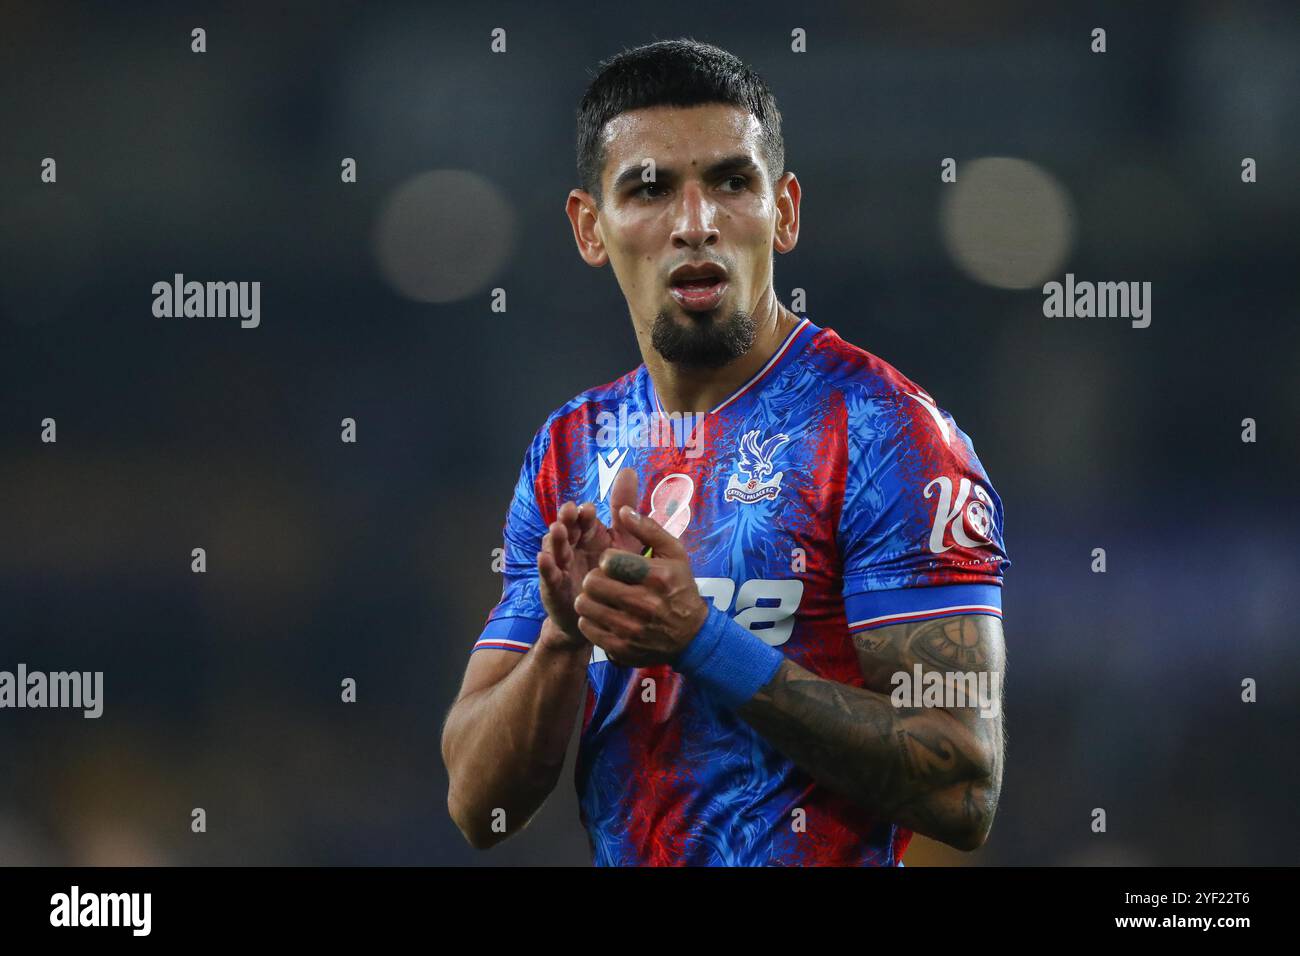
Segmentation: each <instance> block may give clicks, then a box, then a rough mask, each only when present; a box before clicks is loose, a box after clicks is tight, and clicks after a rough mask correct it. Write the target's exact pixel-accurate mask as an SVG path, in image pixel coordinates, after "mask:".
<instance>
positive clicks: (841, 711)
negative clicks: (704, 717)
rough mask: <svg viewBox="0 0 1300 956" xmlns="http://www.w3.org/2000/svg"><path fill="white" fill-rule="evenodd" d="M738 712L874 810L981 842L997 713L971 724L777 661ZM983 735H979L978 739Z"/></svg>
mask: <svg viewBox="0 0 1300 956" xmlns="http://www.w3.org/2000/svg"><path fill="white" fill-rule="evenodd" d="M738 713H739V715H740V716H741V717H742V718H743V719H744V720H745V721H746V722H747V723H749V724H750V725H751V726H752V727H754V729H756V730H757V731H758V732H759V733H760V734H762V735H763V736H764V737H765V738H766V739H767V740H768V741H769V742H770V743H771V744H772V745H773V746H775V747H776V748H777V749H778V750H780V751H781V752H782V753H784V754H786V756H788V757H790V759H792V760H793V761H794V762H795V763H796V764H798V765H799V766H800V767H802V768H803V769H804V770H805V771H807V772H808V773H809V774H810V775H812V777H813V778H814V779H815V780H817V781H818V782H819V783H822V784H824V785H825V786H827V787H830V788H831V789H833V790H836V791H837V792H839V793H841V794H843V795H844V796H846V797H848V798H849V799H851V800H853V801H854V802H855V803H857V804H858V805H859V806H862V807H864V808H865V809H868V810H870V811H871V812H873V813H875V814H877V815H879V816H880V817H881V818H882V819H886V820H890V821H892V822H896V823H900V824H902V825H903V826H906V827H908V828H909V829H912V830H915V831H917V832H919V833H923V834H925V835H926V836H930V837H933V838H935V839H938V840H942V841H943V842H945V843H949V844H951V845H953V846H955V847H958V848H959V849H967V850H968V849H975V848H977V847H978V846H979V845H980V844H982V843H983V841H984V838H985V836H986V835H987V833H988V829H989V826H990V825H991V824H992V819H993V812H994V810H995V809H996V806H997V798H998V790H999V788H1000V785H1001V776H1002V767H1001V741H1000V727H994V726H992V725H993V724H995V723H1000V720H1001V718H1000V717H998V718H994V719H988V720H986V719H985V718H979V717H976V718H975V719H976V720H981V721H985V722H986V723H987V724H988V725H989V726H987V727H980V726H978V725H976V726H975V729H972V726H971V725H969V724H967V723H964V722H963V721H961V720H959V719H957V718H956V717H954V716H953V715H952V714H951V713H949V712H948V711H946V710H943V709H941V708H908V707H896V706H894V704H893V702H892V701H891V700H890V697H889V695H888V694H882V693H876V692H874V691H870V690H865V689H862V688H858V687H850V686H848V685H846V684H840V683H836V682H834V681H829V680H825V679H823V678H820V677H818V676H816V675H815V674H813V673H811V672H810V671H808V670H805V669H804V668H802V667H800V666H799V665H797V664H795V663H794V662H793V661H788V660H787V661H785V662H783V663H782V664H781V666H780V668H779V669H778V670H777V672H776V675H775V676H774V677H773V678H772V680H771V681H770V682H768V684H767V685H766V686H764V687H763V689H762V690H760V691H759V692H758V694H757V695H756V696H755V697H754V698H752V699H751V700H750V701H749V702H747V703H746V704H744V705H742V706H741V707H740V708H739V710H738ZM981 738H983V739H981Z"/></svg>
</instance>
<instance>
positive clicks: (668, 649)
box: [574, 474, 709, 667]
mask: <svg viewBox="0 0 1300 956" xmlns="http://www.w3.org/2000/svg"><path fill="white" fill-rule="evenodd" d="M620 477H622V476H621V474H620ZM611 514H612V515H613V516H614V519H615V521H616V522H617V523H618V525H619V526H620V528H621V529H622V530H624V531H626V532H627V534H628V535H629V536H630V537H631V538H632V539H634V541H635V542H636V543H637V544H638V545H640V546H641V547H636V549H635V550H624V549H619V548H610V549H608V550H606V551H605V552H604V554H602V555H601V558H600V563H599V567H596V568H593V569H591V570H589V571H588V572H587V573H586V575H585V576H584V577H583V578H582V590H581V593H580V594H578V595H577V598H576V600H575V602H574V609H575V610H576V611H577V613H578V615H579V616H578V627H579V629H580V632H581V633H582V634H583V635H584V636H585V637H586V638H587V640H589V641H591V643H593V644H595V645H597V646H598V647H601V648H603V649H604V651H605V654H606V655H607V656H608V657H609V659H610V661H611V662H612V663H614V664H616V665H618V666H622V667H653V666H655V665H657V664H670V663H672V662H673V661H674V660H676V659H677V657H678V655H680V654H681V652H682V651H684V650H685V649H686V645H688V644H689V643H690V642H691V640H692V639H693V638H694V637H695V635H696V634H697V633H698V632H699V630H700V628H701V627H702V626H703V625H704V621H705V619H706V618H707V617H708V616H709V605H708V602H707V601H705V600H704V599H703V598H702V597H700V592H699V590H698V589H697V588H696V586H695V575H694V574H693V573H692V572H691V562H690V558H689V557H687V554H686V549H685V548H684V547H683V546H682V543H681V542H680V541H678V540H677V539H676V538H675V537H673V536H672V535H671V534H669V533H668V532H667V531H665V530H664V528H663V526H662V525H660V524H659V522H657V521H655V520H654V519H653V518H649V517H646V516H645V515H640V514H637V512H636V510H635V509H633V508H632V507H631V506H625V507H622V508H619V509H618V510H613V511H611ZM645 546H649V547H652V548H654V554H655V557H653V558H646V557H642V556H641V554H639V553H638V552H639V551H642V550H644V547H645Z"/></svg>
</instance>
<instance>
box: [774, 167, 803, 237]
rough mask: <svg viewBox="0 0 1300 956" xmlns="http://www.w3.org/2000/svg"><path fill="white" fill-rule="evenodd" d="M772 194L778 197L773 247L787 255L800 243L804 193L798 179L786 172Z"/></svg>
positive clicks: (777, 182)
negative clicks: (801, 205) (801, 204)
mask: <svg viewBox="0 0 1300 956" xmlns="http://www.w3.org/2000/svg"><path fill="white" fill-rule="evenodd" d="M772 192H773V194H774V195H775V196H776V230H775V232H774V233H773V236H772V247H773V248H774V249H776V251H777V252H780V253H786V252H789V251H790V250H791V249H793V248H794V247H795V245H796V244H798V242H799V200H800V198H801V197H802V193H801V191H800V188H799V179H798V177H796V176H795V174H794V173H792V172H786V173H785V174H783V175H782V176H781V178H780V179H778V180H777V181H776V187H775V188H774V189H773V190H772Z"/></svg>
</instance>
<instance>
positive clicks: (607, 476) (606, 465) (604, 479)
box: [596, 448, 627, 501]
mask: <svg viewBox="0 0 1300 956" xmlns="http://www.w3.org/2000/svg"><path fill="white" fill-rule="evenodd" d="M626 457H627V449H626V448H624V449H623V450H622V451H619V450H618V449H617V448H611V449H610V450H609V452H608V454H602V453H597V455H596V464H598V465H599V466H600V497H599V498H598V499H596V500H597V501H604V500H605V496H606V495H607V494H609V489H610V487H611V486H612V485H613V484H614V476H615V475H617V474H618V470H619V469H620V468H622V467H623V459H624V458H626Z"/></svg>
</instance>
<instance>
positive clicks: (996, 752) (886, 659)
mask: <svg viewBox="0 0 1300 956" xmlns="http://www.w3.org/2000/svg"><path fill="white" fill-rule="evenodd" d="M621 522H622V526H623V527H624V528H625V529H626V530H627V531H628V532H629V533H631V534H632V536H633V537H635V538H636V539H637V540H638V541H639V542H640V543H641V544H642V545H649V546H651V547H652V548H653V549H654V555H655V556H654V557H653V558H647V557H645V556H643V555H640V554H636V553H633V552H629V551H624V550H616V549H610V550H608V551H606V552H604V554H603V555H602V557H601V559H600V564H599V567H598V568H594V569H592V570H591V571H589V572H588V573H587V575H586V576H585V577H584V578H583V582H582V593H581V594H579V595H578V597H577V598H576V599H575V601H574V604H573V609H574V611H575V612H576V613H577V614H578V615H579V619H578V627H579V630H580V631H581V632H582V634H583V636H585V637H586V638H587V640H589V641H591V642H592V643H593V644H595V645H596V646H598V647H600V648H602V649H603V650H604V651H605V653H606V656H607V657H608V658H609V660H610V661H612V662H613V663H615V664H616V665H623V666H629V667H652V666H655V665H658V664H665V663H667V664H671V665H672V666H673V667H674V668H675V669H677V670H678V671H680V672H683V673H689V674H690V675H691V676H692V677H693V678H694V679H699V680H703V679H705V678H704V674H705V671H706V670H709V671H710V673H712V668H713V665H712V664H711V663H710V662H711V661H714V660H717V659H718V658H721V659H722V660H723V662H724V664H723V666H722V667H721V668H719V669H718V670H720V671H721V672H723V676H722V677H721V678H717V675H716V674H715V675H713V676H712V677H710V678H709V679H710V680H714V679H715V678H717V679H720V680H721V682H722V684H723V685H727V686H730V685H729V684H728V681H729V680H731V678H729V677H727V676H726V674H727V673H730V672H731V671H732V669H731V668H730V666H729V665H730V663H731V661H732V660H733V658H732V656H731V655H732V652H738V653H739V654H740V656H742V657H748V658H750V659H751V660H752V659H753V651H752V648H753V646H754V645H757V646H758V647H760V648H762V650H763V651H765V652H767V653H771V654H775V655H776V656H777V657H780V654H778V653H776V652H775V651H773V650H772V649H771V648H768V647H766V645H763V644H762V643H761V642H760V641H758V639H757V638H756V637H754V635H753V634H752V633H750V632H748V631H746V630H744V629H743V628H739V629H738V634H739V640H741V641H742V642H749V641H752V642H754V645H750V648H751V650H749V651H746V649H745V645H744V643H742V644H741V645H739V646H737V645H727V647H726V648H725V650H724V651H723V652H721V653H716V654H715V652H714V650H710V648H714V649H716V648H718V647H722V646H723V642H722V641H721V639H720V638H719V639H717V640H714V641H713V643H712V644H711V643H710V639H711V638H718V635H719V634H722V633H723V632H722V631H710V633H708V634H705V633H704V632H705V629H706V628H705V625H706V622H707V621H710V620H713V615H712V614H711V613H710V611H709V607H708V605H707V603H706V602H705V601H704V600H703V599H702V598H701V597H700V594H699V590H698V588H697V587H696V583H695V578H694V576H693V574H692V572H691V565H690V561H689V559H688V557H687V555H686V551H685V549H684V548H683V546H682V544H681V542H679V541H678V540H677V539H676V538H674V537H673V536H672V535H670V534H669V533H668V532H666V531H664V529H663V528H662V527H661V526H660V525H659V524H658V523H657V522H656V521H655V520H654V519H653V518H648V517H645V516H642V515H638V514H637V513H636V512H634V511H633V510H632V509H631V508H628V507H624V508H623V510H622V517H621ZM723 617H724V619H725V615H723ZM715 623H718V622H716V621H715ZM730 626H732V627H735V623H734V622H730ZM734 638H735V635H734V634H733V639H734ZM701 640H702V641H704V645H703V648H702V649H700V650H699V653H698V654H696V655H695V657H694V658H692V654H691V652H693V651H695V650H696V648H697V643H698V641H701ZM853 641H854V644H855V646H856V648H857V652H858V662H859V665H860V666H861V668H862V675H863V678H864V683H865V684H866V687H865V688H861V687H850V686H849V685H847V684H840V683H837V682H835V681H830V680H826V679H824V678H821V677H818V676H817V675H815V674H813V673H811V672H810V671H808V670H805V669H804V668H802V667H800V666H799V665H798V664H795V663H794V662H793V661H790V660H781V661H779V662H778V663H777V665H776V667H775V670H774V671H773V670H770V669H769V670H764V671H763V677H762V678H760V679H766V675H767V674H769V673H772V674H774V676H773V677H772V678H771V679H770V680H767V683H766V684H764V685H763V686H762V687H761V688H759V689H758V692H757V694H754V688H757V687H758V685H757V684H754V685H753V686H752V687H751V686H748V685H746V687H745V693H744V694H743V695H741V696H740V697H739V698H738V701H737V704H736V712H737V713H738V714H739V715H740V716H741V718H743V719H744V720H745V721H746V722H747V723H749V724H750V725H751V726H752V727H754V729H755V730H757V731H758V732H759V733H760V734H762V735H763V737H764V738H766V739H767V741H768V742H769V743H771V744H772V746H774V747H776V748H777V749H778V750H780V751H781V752H782V753H784V754H785V755H786V756H787V757H789V758H790V759H791V760H793V761H794V762H795V763H796V764H798V765H799V766H800V767H802V768H803V769H804V770H805V771H807V772H808V773H809V774H810V775H811V776H812V777H813V778H814V779H815V780H817V781H818V782H819V783H821V784H823V785H825V786H827V787H829V788H830V789H832V790H836V791H838V792H840V793H842V794H844V795H845V796H846V797H848V798H849V799H851V800H853V801H854V802H856V803H858V804H859V805H861V806H862V807H864V808H866V809H868V810H870V811H871V812H872V813H874V814H875V815H877V816H879V817H881V818H882V819H886V820H891V821H894V822H897V823H900V824H902V825H903V826H906V827H908V828H909V829H911V830H915V831H916V832H918V833H924V834H925V835H926V836H929V837H933V838H934V839H936V840H942V841H943V842H944V843H948V844H951V845H952V846H955V847H957V848H958V849H962V850H974V849H976V848H978V847H979V846H981V845H982V844H983V843H984V840H985V838H986V837H987V835H988V831H989V827H990V826H991V825H992V822H993V813H994V810H995V809H996V807H997V801H998V790H999V788H1000V786H1001V783H1002V716H1001V714H1002V708H1001V700H1000V699H998V698H1000V692H1001V689H1002V677H1001V675H1002V671H1003V667H1004V659H1005V651H1004V649H1003V644H1002V622H1001V620H1000V619H998V618H996V617H991V616H988V615H983V614H973V615H965V616H958V617H946V618H939V619H938V620H933V621H926V622H924V623H919V624H896V625H893V626H890V627H882V628H877V629H875V630H870V631H865V632H861V633H859V634H855V635H853ZM710 655H713V656H710ZM917 666H919V667H920V668H921V672H922V674H923V675H924V674H927V673H930V672H948V671H961V672H976V673H978V672H986V673H987V674H989V678H986V689H987V688H989V687H991V688H992V690H993V691H995V693H996V694H997V697H996V698H995V701H994V702H993V706H991V707H990V708H989V711H990V712H991V714H992V715H991V716H988V717H983V716H981V715H980V708H979V707H978V706H969V705H968V706H964V707H954V708H952V709H948V710H945V709H943V708H941V707H895V706H894V703H893V701H892V700H891V697H890V695H891V691H892V690H893V684H892V683H891V678H892V677H893V676H894V674H896V673H899V672H903V673H905V674H907V675H908V677H909V679H911V678H912V677H913V675H914V674H915V670H914V668H915V667H917ZM995 674H996V675H997V681H996V684H994V682H993V680H992V675H995ZM742 683H743V681H742ZM720 686H721V685H720ZM715 689H716V688H715Z"/></svg>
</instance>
